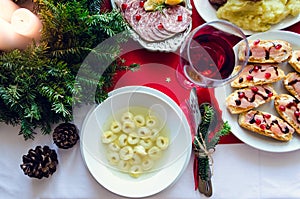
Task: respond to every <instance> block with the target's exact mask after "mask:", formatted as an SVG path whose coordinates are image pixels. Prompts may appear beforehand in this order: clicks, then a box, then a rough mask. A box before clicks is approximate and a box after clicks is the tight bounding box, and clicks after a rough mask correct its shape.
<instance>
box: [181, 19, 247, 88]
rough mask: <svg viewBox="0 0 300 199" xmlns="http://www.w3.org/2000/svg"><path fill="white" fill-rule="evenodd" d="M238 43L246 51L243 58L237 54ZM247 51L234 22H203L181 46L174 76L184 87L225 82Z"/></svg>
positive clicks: (243, 62) (238, 68)
mask: <svg viewBox="0 0 300 199" xmlns="http://www.w3.org/2000/svg"><path fill="white" fill-rule="evenodd" d="M240 45H243V47H244V51H245V52H244V53H243V54H244V56H243V60H240V59H239V57H238V48H239V46H240ZM249 52H250V51H249V45H248V41H247V37H246V35H245V34H244V33H243V32H242V30H241V29H240V28H239V27H237V26H236V25H234V24H232V23H230V22H227V21H224V20H217V21H211V22H208V23H205V24H202V25H200V26H198V27H197V28H195V29H194V30H193V31H191V32H190V34H189V35H188V36H187V38H186V40H185V41H184V42H183V44H182V46H181V48H180V63H179V65H178V67H177V70H176V73H177V78H178V79H179V82H180V83H182V84H183V85H184V87H186V88H192V87H197V86H200V87H219V86H222V85H225V84H226V83H228V82H230V81H231V80H233V79H234V78H236V77H237V75H238V74H239V73H240V72H241V71H242V69H243V68H244V67H245V66H246V64H247V61H248V57H249Z"/></svg>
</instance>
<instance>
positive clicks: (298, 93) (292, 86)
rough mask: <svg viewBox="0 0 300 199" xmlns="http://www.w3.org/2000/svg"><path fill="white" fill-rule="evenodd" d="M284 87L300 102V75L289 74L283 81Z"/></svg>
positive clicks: (295, 73)
mask: <svg viewBox="0 0 300 199" xmlns="http://www.w3.org/2000/svg"><path fill="white" fill-rule="evenodd" d="M283 85H284V87H285V88H286V89H287V90H288V91H289V92H290V93H291V94H292V95H293V96H294V97H296V98H297V99H298V100H300V74H299V73H297V72H291V73H288V74H287V75H286V76H285V78H284V80H283Z"/></svg>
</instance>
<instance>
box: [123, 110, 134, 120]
mask: <svg viewBox="0 0 300 199" xmlns="http://www.w3.org/2000/svg"><path fill="white" fill-rule="evenodd" d="M121 121H122V122H125V121H133V114H132V113H131V112H125V113H123V114H122V116H121Z"/></svg>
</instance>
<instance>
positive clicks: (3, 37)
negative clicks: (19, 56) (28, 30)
mask: <svg viewBox="0 0 300 199" xmlns="http://www.w3.org/2000/svg"><path fill="white" fill-rule="evenodd" d="M31 42H32V40H31V39H30V38H28V37H25V36H22V35H20V34H18V33H16V32H15V31H14V28H13V27H12V25H11V24H10V23H8V22H7V21H6V20H4V19H2V18H1V17H0V50H2V51H9V50H14V49H21V50H22V49H25V48H26V47H27V46H28V44H29V43H31Z"/></svg>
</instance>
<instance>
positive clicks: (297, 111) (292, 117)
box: [274, 94, 300, 134]
mask: <svg viewBox="0 0 300 199" xmlns="http://www.w3.org/2000/svg"><path fill="white" fill-rule="evenodd" d="M274 105H275V109H276V111H277V112H278V114H279V115H280V116H281V117H282V118H283V119H284V120H285V121H286V122H287V123H289V124H290V125H291V126H292V127H293V128H294V129H295V130H296V132H297V133H298V134H300V102H299V100H297V99H296V98H294V97H293V96H291V95H288V94H280V95H277V96H276V97H275V99H274Z"/></svg>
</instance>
